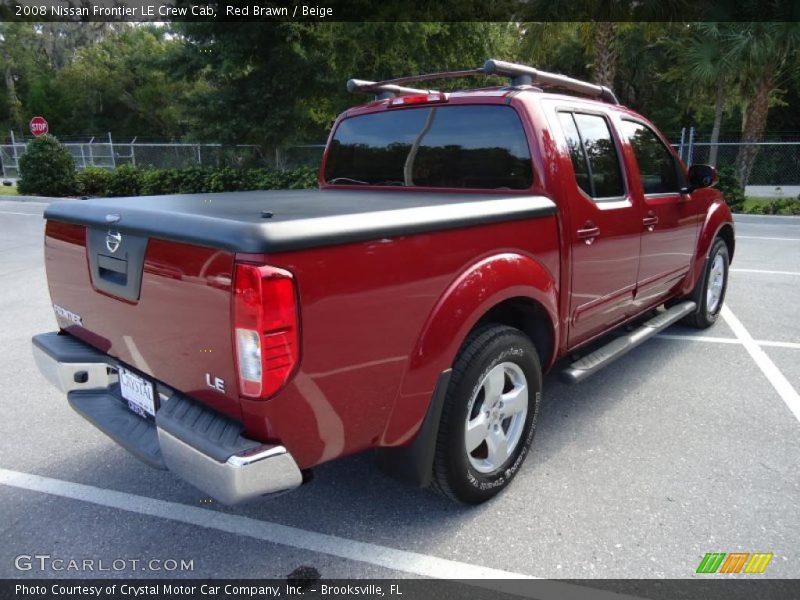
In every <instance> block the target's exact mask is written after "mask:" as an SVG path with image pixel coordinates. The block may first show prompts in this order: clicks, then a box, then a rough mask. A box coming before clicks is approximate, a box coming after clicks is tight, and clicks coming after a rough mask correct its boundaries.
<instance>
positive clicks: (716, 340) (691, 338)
mask: <svg viewBox="0 0 800 600" xmlns="http://www.w3.org/2000/svg"><path fill="white" fill-rule="evenodd" d="M658 337H659V338H661V339H664V340H680V341H687V342H707V343H710V344H734V345H741V344H742V342H741V340H739V339H737V338H723V337H713V336H707V335H681V334H680V333H659V334H658ZM753 341H754V342H755V343H756V344H758V345H759V346H766V347H768V348H789V349H791V350H800V343H798V342H777V341H773V340H753Z"/></svg>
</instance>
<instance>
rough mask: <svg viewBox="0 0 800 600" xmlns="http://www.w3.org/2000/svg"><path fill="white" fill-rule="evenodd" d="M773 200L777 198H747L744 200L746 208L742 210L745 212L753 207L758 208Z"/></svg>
mask: <svg viewBox="0 0 800 600" xmlns="http://www.w3.org/2000/svg"><path fill="white" fill-rule="evenodd" d="M772 200H775V198H765V197H760V196H747V197H746V198H745V199H744V208H743V209H742V210H743V211H747V209H749V208H751V207H753V206H757V205H759V204H766V203H767V202H770V201H772Z"/></svg>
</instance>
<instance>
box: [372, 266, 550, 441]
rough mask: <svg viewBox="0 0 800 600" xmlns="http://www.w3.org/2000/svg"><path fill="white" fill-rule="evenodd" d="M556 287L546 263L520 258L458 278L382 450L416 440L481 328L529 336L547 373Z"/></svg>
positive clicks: (424, 338)
mask: <svg viewBox="0 0 800 600" xmlns="http://www.w3.org/2000/svg"><path fill="white" fill-rule="evenodd" d="M556 282H557V279H556V276H555V274H553V273H552V272H551V271H550V270H549V269H548V268H546V267H545V266H544V265H543V264H542V263H540V262H539V261H537V260H536V259H534V258H532V257H530V256H527V255H523V254H519V253H515V252H506V253H502V254H496V255H492V256H488V257H484V258H482V259H479V260H477V261H476V262H474V263H472V264H471V265H469V266H468V267H467V268H466V269H464V270H463V271H462V272H461V273H460V274H459V275H458V276H457V277H455V278H454V279H453V281H452V282H451V284H450V285H449V286H448V287H447V288H446V289H445V291H444V292H443V293H442V295H441V296H440V298H439V299H438V301H437V302H436V304H435V305H434V308H433V310H432V311H431V313H430V315H429V316H428V318H427V319H426V322H425V326H424V327H423V330H422V332H421V333H420V335H419V337H418V340H417V343H416V344H415V346H414V349H413V351H412V353H411V355H410V357H409V362H408V367H407V369H406V372H405V374H404V377H403V380H402V383H401V385H400V389H399V393H398V396H397V398H396V400H395V402H394V405H393V407H392V410H391V413H390V414H389V415H388V417H387V421H386V427H385V429H384V432H383V435H382V438H381V440H380V442H379V445H380V446H402V445H404V444H408V443H409V442H410V441H411V440H412V439H413V438H414V436H415V435H416V434H417V432H418V431H419V430H420V428H421V427H422V424H423V421H424V420H425V418H427V417H426V414H428V413H429V410H428V409H429V408H430V405H431V399H432V397H434V388H435V387H436V385H437V381H439V379H440V376H441V374H442V373H443V372H444V371H446V370H449V369H450V368H451V367H452V364H453V361H454V360H455V357H456V355H457V354H458V351H459V350H460V348H461V347H462V345H463V343H464V341H465V340H466V339H467V336H468V335H469V333H470V332H471V331H472V329H473V328H474V327H475V326H476V325H478V324H482V323H485V322H490V321H492V320H496V322H498V323H500V324H506V325H511V326H513V327H517V328H518V329H521V330H522V331H524V332H526V333H527V335H529V337H531V340H532V341H533V343H534V346H535V347H536V349H537V352H539V353H540V357H539V358H540V361H541V363H542V367H543V369H546V368H547V367H549V366H550V365H551V364H552V362H553V360H554V357H555V355H556V347H555V346H556V340H557V339H558V329H557V328H558V322H559V321H558V302H557V300H558V298H557V283H556Z"/></svg>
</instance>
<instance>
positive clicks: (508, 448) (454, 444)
mask: <svg viewBox="0 0 800 600" xmlns="http://www.w3.org/2000/svg"><path fill="white" fill-rule="evenodd" d="M541 389H542V374H541V367H540V365H539V358H538V356H537V354H536V350H535V348H534V347H533V344H532V343H531V341H530V339H528V337H527V336H525V335H524V334H523V333H522V332H521V331H519V330H518V329H514V328H513V327H507V326H504V325H488V326H484V327H481V328H480V329H478V330H476V331H474V332H473V333H472V334H471V335H470V336H469V338H468V339H467V341H466V342H465V344H464V346H463V348H462V349H461V351H460V352H459V355H458V357H457V359H456V362H455V365H454V367H453V375H452V377H451V380H450V385H449V387H448V391H447V397H446V399H445V404H444V407H443V410H442V420H441V423H440V426H439V433H438V436H437V441H436V455H435V458H434V466H433V487H434V488H435V489H437V490H438V491H440V492H441V493H443V494H444V495H446V496H448V497H449V498H452V499H454V500H458V501H460V502H464V503H466V504H479V503H481V502H484V501H486V500H488V499H489V498H491V497H492V496H494V495H495V494H497V493H498V492H500V491H501V490H502V489H503V488H505V487H506V486H507V485H508V484H509V483H510V481H511V480H512V479H513V478H514V476H515V475H516V473H517V471H518V470H519V468H520V467H521V466H522V463H523V461H524V460H525V457H526V456H527V453H528V450H529V448H530V445H531V442H532V440H533V434H534V431H535V427H536V417H537V413H538V410H539V399H540V397H541Z"/></svg>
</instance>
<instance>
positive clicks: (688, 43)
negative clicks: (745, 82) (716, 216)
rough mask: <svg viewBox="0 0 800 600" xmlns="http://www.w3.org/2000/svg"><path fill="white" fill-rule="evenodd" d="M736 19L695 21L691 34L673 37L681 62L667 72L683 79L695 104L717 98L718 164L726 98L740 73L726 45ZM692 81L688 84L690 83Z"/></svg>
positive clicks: (714, 136) (712, 158) (714, 135)
mask: <svg viewBox="0 0 800 600" xmlns="http://www.w3.org/2000/svg"><path fill="white" fill-rule="evenodd" d="M731 27H738V25H737V24H732V23H710V22H709V23H693V24H691V25H690V26H689V28H690V31H691V33H690V35H689V36H688V37H687V36H681V37H677V38H673V39H672V40H671V44H670V51H671V53H672V54H673V55H674V56H675V62H676V64H677V66H676V67H675V68H674V69H672V70H671V71H670V72H669V73H668V74H667V76H666V77H667V79H668V80H669V81H672V82H674V83H682V84H684V85H685V86H686V92H688V97H687V100H688V101H689V102H690V103H691V104H694V105H697V104H700V105H702V106H705V105H707V103H708V99H709V97H711V98H713V106H714V121H713V125H712V127H711V139H710V143H711V146H710V149H709V154H708V164H710V165H714V166H716V164H717V154H718V150H719V146H718V142H719V134H720V128H721V125H722V116H723V112H724V110H725V105H726V100H728V98H729V96H730V95H731V90H732V88H733V87H734V86H733V79H734V76H735V73H736V70H735V68H734V65H733V62H734V60H735V58H736V57H735V56H734V55H732V54H731V52H730V51H729V50H728V49H726V48H725V46H724V44H723V39H724V38H725V36H726V35H728V33H727V32H728V31H729V30H730V29H731ZM687 84H688V85H687Z"/></svg>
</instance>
